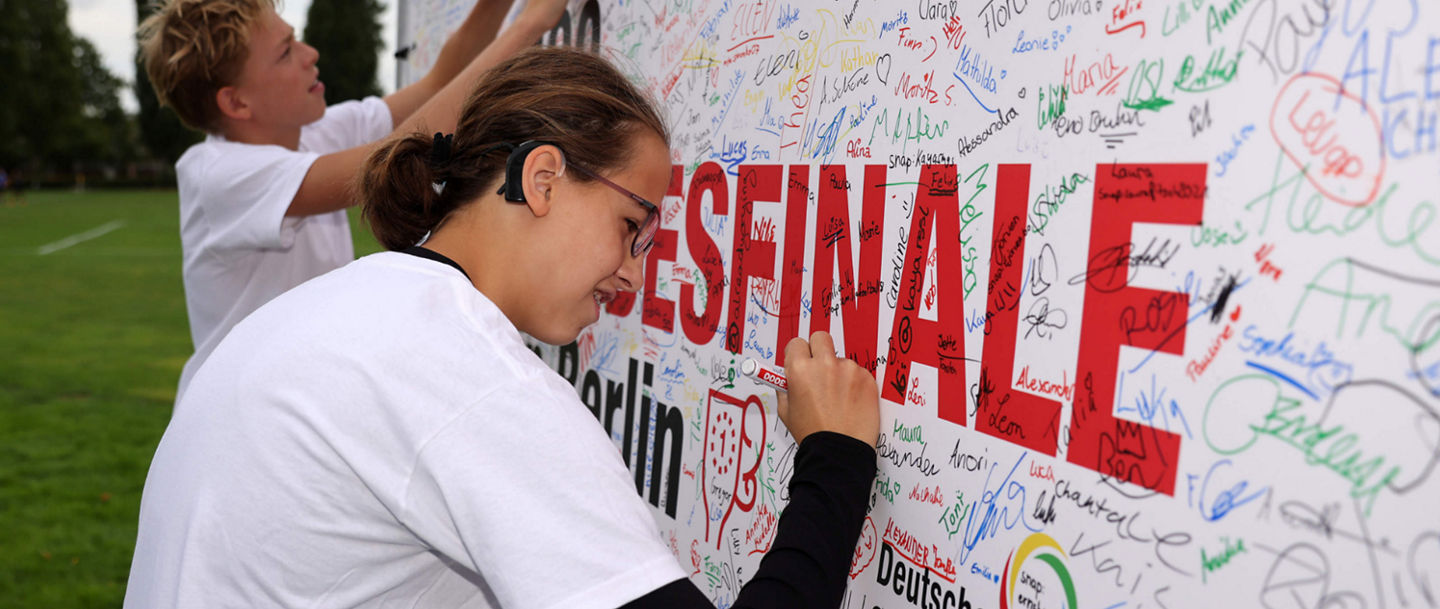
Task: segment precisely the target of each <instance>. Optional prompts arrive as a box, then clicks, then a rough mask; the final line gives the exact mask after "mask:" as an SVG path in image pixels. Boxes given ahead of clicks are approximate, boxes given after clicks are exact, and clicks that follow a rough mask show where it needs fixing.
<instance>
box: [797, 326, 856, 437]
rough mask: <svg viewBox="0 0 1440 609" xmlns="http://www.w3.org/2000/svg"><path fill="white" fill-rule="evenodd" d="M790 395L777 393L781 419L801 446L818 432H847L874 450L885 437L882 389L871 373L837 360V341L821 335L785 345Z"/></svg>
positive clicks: (853, 364)
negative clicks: (882, 425) (881, 418)
mask: <svg viewBox="0 0 1440 609" xmlns="http://www.w3.org/2000/svg"><path fill="white" fill-rule="evenodd" d="M785 376H786V378H787V381H788V384H789V386H790V391H789V393H788V394H787V393H786V392H784V391H781V392H778V397H779V399H780V420H781V421H784V422H785V427H786V428H788V429H789V430H790V434H791V435H793V436H795V441H796V442H797V443H798V442H800V441H801V440H804V439H805V436H808V435H810V434H812V433H814V432H817V431H833V432H836V433H841V434H845V435H847V436H850V437H852V438H855V439H857V440H860V441H862V442H865V443H867V444H869V445H870V446H872V447H873V446H875V442H876V441H877V440H878V439H879V437H880V388H879V386H878V385H876V383H875V377H873V376H871V375H870V372H869V371H867V370H865V369H864V368H862V367H860V364H857V363H855V362H853V361H850V360H848V359H842V358H839V357H836V356H835V341H834V340H833V339H832V338H830V334H828V333H826V332H816V333H814V334H812V335H811V336H810V341H809V342H806V341H805V339H803V338H800V337H795V338H794V339H791V341H790V343H789V344H788V345H785Z"/></svg>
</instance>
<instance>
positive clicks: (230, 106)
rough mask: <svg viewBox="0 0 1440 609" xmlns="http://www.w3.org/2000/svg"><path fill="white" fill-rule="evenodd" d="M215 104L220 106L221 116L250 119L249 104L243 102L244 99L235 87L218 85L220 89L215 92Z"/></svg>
mask: <svg viewBox="0 0 1440 609" xmlns="http://www.w3.org/2000/svg"><path fill="white" fill-rule="evenodd" d="M215 105H216V107H218V108H220V114H221V116H224V117H226V118H230V119H235V120H249V119H250V116H251V111H250V105H249V104H247V103H245V99H244V98H243V97H241V95H240V91H239V90H237V89H236V88H235V87H220V90H219V91H216V92H215Z"/></svg>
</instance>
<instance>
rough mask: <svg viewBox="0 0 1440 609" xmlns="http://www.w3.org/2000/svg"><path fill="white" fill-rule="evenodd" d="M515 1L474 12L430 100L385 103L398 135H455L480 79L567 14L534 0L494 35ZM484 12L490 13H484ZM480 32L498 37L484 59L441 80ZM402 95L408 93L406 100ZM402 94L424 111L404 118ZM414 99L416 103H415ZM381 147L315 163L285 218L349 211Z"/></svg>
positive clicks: (551, 2)
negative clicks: (357, 181) (358, 181)
mask: <svg viewBox="0 0 1440 609" xmlns="http://www.w3.org/2000/svg"><path fill="white" fill-rule="evenodd" d="M510 2H511V0H482V3H481V4H478V5H476V8H475V9H473V10H472V11H471V12H470V16H469V17H467V18H466V20H465V25H462V26H461V28H460V30H458V31H457V32H456V34H455V35H452V36H451V37H450V39H449V40H448V41H447V42H446V44H445V50H444V52H442V54H441V56H440V58H438V59H437V62H436V67H435V68H433V69H432V70H431V71H430V73H429V74H427V75H426V77H425V78H427V79H433V80H435V81H437V82H442V86H440V87H439V89H438V90H437V91H435V92H434V94H433V95H425V96H424V98H421V94H422V93H423V91H420V90H417V91H414V92H410V91H409V89H410V88H411V87H407V88H406V89H403V90H401V91H397V92H396V93H394V94H392V95H391V96H390V97H387V98H386V99H385V102H386V104H387V105H388V106H389V107H390V114H391V116H392V117H395V118H396V125H395V130H394V133H410V132H413V131H417V130H426V131H445V132H449V131H454V130H455V124H456V123H457V122H458V121H459V113H460V107H461V105H462V104H463V103H464V101H465V97H466V96H467V95H468V94H469V93H470V89H471V88H472V87H473V86H474V85H475V82H476V80H477V79H479V77H480V75H481V74H483V73H484V72H485V71H486V70H488V69H490V68H491V67H493V66H495V65H496V64H498V63H500V62H501V61H502V60H504V59H506V58H508V57H510V56H512V55H514V54H516V53H518V52H520V51H522V50H524V49H525V48H526V47H528V46H530V45H532V44H534V43H535V41H536V40H538V39H539V38H540V36H541V35H542V34H544V33H545V32H547V31H549V30H550V28H552V27H554V26H555V24H556V23H558V22H559V21H560V16H561V15H562V14H564V12H565V0H530V2H529V3H528V4H527V5H526V6H525V9H524V11H522V12H521V13H520V15H518V16H517V17H516V18H515V21H514V22H513V23H511V24H510V27H508V28H506V29H505V31H503V32H500V34H499V35H498V36H494V33H493V32H494V30H495V29H497V28H498V23H499V21H500V19H503V18H504V14H505V12H507V11H508V10H509V4H510ZM482 5H483V6H482ZM492 10H493V11H496V12H498V13H499V16H498V17H495V18H494V20H493V21H494V22H493V24H486V23H481V22H480V21H477V17H479V18H483V17H487V16H488V14H489V12H490V11H492ZM482 13H484V15H481V14H482ZM467 28H474V29H473V30H469V29H467ZM476 34H479V35H482V36H486V37H489V36H494V40H493V41H487V42H488V44H485V45H483V46H484V50H482V51H480V52H479V54H478V55H474V58H473V59H470V60H469V62H468V64H463V65H464V68H463V69H462V70H460V71H459V74H454V75H451V77H449V78H446V80H445V81H440V80H439V79H440V78H441V77H443V76H445V75H444V74H443V73H442V72H443V71H448V70H452V69H454V68H453V66H452V65H451V64H460V63H461V62H462V61H464V60H465V59H466V56H465V53H467V52H468V51H467V49H468V48H469V47H470V46H472V45H473V43H472V42H470V41H465V42H458V41H457V39H459V38H463V37H465V36H470V35H476ZM452 51H453V53H452ZM442 63H444V64H445V67H443V68H442V67H441V66H442ZM417 84H419V83H417ZM413 86H415V85H412V87H413ZM402 93H404V95H403V96H402ZM412 93H413V95H412ZM396 96H402V97H404V98H405V99H402V100H400V101H399V102H398V105H399V106H403V105H406V104H415V105H417V106H418V108H416V109H414V111H411V112H407V113H406V114H407V116H405V118H404V119H403V120H402V119H400V118H399V114H398V113H397V111H396V109H397V103H396V102H394V101H392V100H391V98H393V97H396ZM411 97H414V98H415V99H410V98H411ZM402 110H403V108H402ZM378 144H379V143H378V142H372V143H370V144H366V145H364V146H357V147H355V148H350V149H347V150H342V151H340V152H334V153H330V154H326V155H323V156H321V157H319V158H317V159H315V163H314V164H312V165H311V166H310V170H309V172H307V173H306V174H305V180H304V181H303V182H301V184H300V189H299V190H297V191H296V192H295V198H294V199H293V200H291V202H290V207H289V208H288V209H286V211H285V215H287V216H309V215H314V214H321V213H326V212H331V211H335V210H340V209H345V208H346V207H349V206H351V205H353V204H354V201H355V199H354V196H353V193H351V192H350V184H351V182H353V181H354V178H355V175H356V173H358V172H359V171H360V167H361V166H362V165H363V164H364V163H365V159H366V157H368V156H369V155H370V152H371V151H372V150H374V149H375V148H376V146H378Z"/></svg>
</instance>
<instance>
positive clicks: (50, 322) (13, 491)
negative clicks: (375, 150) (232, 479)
mask: <svg viewBox="0 0 1440 609" xmlns="http://www.w3.org/2000/svg"><path fill="white" fill-rule="evenodd" d="M351 211H352V213H351V223H352V227H354V231H353V233H354V235H355V236H356V253H357V255H363V254H365V253H369V252H373V251H376V250H377V249H378V247H377V246H376V245H375V243H374V240H373V239H372V238H371V237H370V235H369V232H368V231H367V230H365V229H364V228H363V227H360V226H359V225H358V224H356V222H355V220H356V218H355V214H354V213H353V212H354V210H351ZM100 232H103V234H100V235H99V236H95V237H94V238H91V239H88V240H83V241H79V242H74V241H75V238H76V237H77V236H79V237H83V236H88V235H86V233H89V235H95V234H97V233H100ZM67 238H70V239H69V240H67ZM71 242H74V243H73V245H68V246H67V247H61V246H65V245H66V244H67V243H71ZM42 252H43V253H42ZM190 352H191V344H190V335H189V327H188V325H187V323H186V319H185V298H184V292H183V288H182V286H181V279H180V236H179V218H178V212H177V201H176V194H175V192H174V191H119V192H107V191H90V192H85V193H73V192H30V193H27V195H26V197H25V203H24V204H23V205H16V204H14V203H13V202H10V201H8V200H7V201H6V202H3V203H0V608H3V607H46V608H59V607H119V606H120V603H121V599H122V598H123V597H124V591H125V580H126V578H127V576H128V573H129V568H130V558H131V553H132V551H133V549H134V543H135V526H136V518H137V516H138V514H139V507H140V490H141V488H142V487H143V486H144V483H145V472H146V470H147V469H148V468H149V465H150V458H151V456H152V455H153V454H154V451H155V445H156V443H157V442H159V440H160V435H161V433H163V432H164V430H165V424H166V422H167V421H168V420H169V418H170V411H171V407H172V406H173V402H174V399H175V384H176V382H177V380H178V379H179V377H180V368H181V366H183V365H184V363H185V359H186V358H187V357H189V355H190Z"/></svg>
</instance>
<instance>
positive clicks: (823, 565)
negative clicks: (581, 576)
mask: <svg viewBox="0 0 1440 609" xmlns="http://www.w3.org/2000/svg"><path fill="white" fill-rule="evenodd" d="M874 480H875V449H874V448H872V447H871V446H870V445H868V444H866V443H864V442H862V441H860V440H856V439H854V438H851V437H849V436H846V435H842V434H838V433H834V432H818V433H813V434H810V435H809V436H807V437H806V438H805V440H804V441H803V442H801V443H800V449H799V450H798V451H797V452H796V453H795V474H794V476H793V477H792V478H791V480H790V504H789V505H788V506H786V507H785V510H784V511H783V512H781V513H780V522H779V523H778V524H777V525H776V530H775V542H774V543H773V544H771V546H770V551H769V552H767V553H766V554H765V557H764V558H762V559H761V560H760V568H759V570H757V571H756V573H755V577H754V578H753V579H751V580H750V582H749V583H747V584H745V587H744V588H742V589H741V590H740V596H739V597H737V598H736V599H735V604H734V605H732V608H733V609H770V608H775V609H782V608H783V609H820V608H822V607H823V608H833V607H838V606H839V605H840V600H841V598H842V596H843V595H844V593H845V580H846V578H847V576H848V575H849V571H850V563H851V559H852V556H853V553H854V551H855V543H856V541H857V540H858V539H859V538H860V528H861V526H863V524H864V521H865V510H866V503H867V502H868V499H869V497H870V485H871V484H872V483H873V482H874ZM713 607H714V605H713V604H711V602H710V600H709V599H707V598H706V597H705V595H704V594H702V593H701V592H700V589H699V588H696V587H695V584H694V583H691V581H690V580H689V579H677V580H675V581H673V582H670V583H669V584H666V585H665V586H661V587H660V588H657V589H655V590H653V591H651V592H650V593H649V594H646V595H645V596H642V597H640V598H638V599H635V600H633V601H631V602H629V603H626V604H625V605H624V606H623V607H621V609H702V608H705V609H709V608H713Z"/></svg>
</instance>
